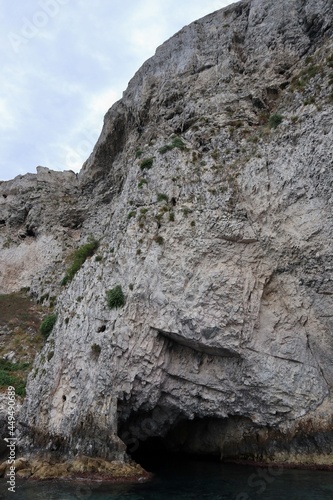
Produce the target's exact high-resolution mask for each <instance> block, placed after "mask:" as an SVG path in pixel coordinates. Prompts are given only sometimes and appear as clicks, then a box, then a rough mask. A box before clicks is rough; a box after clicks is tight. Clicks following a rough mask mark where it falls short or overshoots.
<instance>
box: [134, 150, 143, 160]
mask: <svg viewBox="0 0 333 500" xmlns="http://www.w3.org/2000/svg"><path fill="white" fill-rule="evenodd" d="M142 155H143V151H141V149H137V150H136V151H135V158H141V156H142Z"/></svg>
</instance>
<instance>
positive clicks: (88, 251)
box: [61, 239, 98, 286]
mask: <svg viewBox="0 0 333 500" xmlns="http://www.w3.org/2000/svg"><path fill="white" fill-rule="evenodd" d="M97 248H98V241H96V240H94V239H92V240H91V241H89V242H88V243H86V244H85V245H83V246H82V247H80V248H78V249H77V250H75V252H74V253H73V255H72V265H71V266H70V267H69V268H68V269H67V272H66V274H65V276H64V278H63V279H62V281H61V285H62V286H65V285H67V283H69V282H70V281H72V279H73V278H74V276H75V274H76V273H77V272H78V271H79V269H80V268H81V267H82V266H83V264H84V263H85V261H86V259H87V258H88V257H92V255H94V253H95V251H96V250H97Z"/></svg>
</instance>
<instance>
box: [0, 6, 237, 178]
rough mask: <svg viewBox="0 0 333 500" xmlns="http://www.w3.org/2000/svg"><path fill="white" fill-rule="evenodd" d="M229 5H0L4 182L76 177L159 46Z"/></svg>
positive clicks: (0, 154) (0, 149)
mask: <svg viewBox="0 0 333 500" xmlns="http://www.w3.org/2000/svg"><path fill="white" fill-rule="evenodd" d="M231 3H233V0H204V1H203V0H15V1H11V0H0V7H1V8H0V42H1V47H2V60H1V71H2V75H1V79H0V117H1V119H0V179H1V180H7V179H11V178H13V177H15V176H16V175H19V174H24V173H26V172H35V171H36V166H38V165H42V166H45V167H49V168H51V169H53V170H66V169H69V170H74V171H76V172H78V171H79V169H80V167H81V166H82V163H83V162H84V161H85V160H86V159H87V157H88V156H89V154H90V153H91V151H92V149H93V147H94V144H95V143H96V141H97V138H98V136H99V133H100V131H101V127H102V124H103V116H104V114H105V113H106V112H107V110H108V109H109V108H110V106H111V105H112V104H113V103H114V102H115V101H116V100H118V99H119V98H121V96H122V92H123V91H124V90H125V89H126V87H127V84H128V82H129V80H130V79H131V78H132V76H133V75H134V73H135V72H136V71H137V70H138V69H139V67H140V66H141V65H142V63H143V62H144V61H145V60H146V59H148V58H149V57H151V56H152V55H153V54H154V53H155V49H156V47H157V46H158V45H160V44H161V43H163V42H164V41H165V40H167V39H168V38H169V37H170V36H172V35H173V34H174V33H176V32H177V31H178V30H179V29H181V28H182V27H183V26H185V25H186V24H189V23H191V22H192V21H195V20H196V19H199V18H200V17H202V16H204V15H206V14H209V13H210V12H213V11H215V10H217V9H220V8H222V7H225V6H226V5H228V4H231Z"/></svg>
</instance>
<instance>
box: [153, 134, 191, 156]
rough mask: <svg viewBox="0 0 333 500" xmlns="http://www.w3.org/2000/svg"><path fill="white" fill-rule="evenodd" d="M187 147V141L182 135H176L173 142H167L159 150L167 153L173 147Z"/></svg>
mask: <svg viewBox="0 0 333 500" xmlns="http://www.w3.org/2000/svg"><path fill="white" fill-rule="evenodd" d="M175 148H178V149H186V144H185V142H184V141H183V140H182V139H181V137H178V136H177V137H174V138H173V139H172V142H171V143H170V144H165V146H162V147H161V148H160V149H159V150H158V152H159V153H160V154H162V155H163V154H165V153H166V152H167V151H171V150H172V149H175Z"/></svg>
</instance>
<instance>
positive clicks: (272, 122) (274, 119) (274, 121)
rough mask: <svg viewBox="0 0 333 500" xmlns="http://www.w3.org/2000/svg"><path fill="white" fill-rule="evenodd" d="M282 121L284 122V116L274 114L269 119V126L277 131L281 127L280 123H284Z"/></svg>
mask: <svg viewBox="0 0 333 500" xmlns="http://www.w3.org/2000/svg"><path fill="white" fill-rule="evenodd" d="M282 121H283V116H282V115H279V114H278V113H274V114H273V115H271V116H270V117H269V120H268V124H269V126H270V128H274V129H275V128H277V127H278V126H279V125H280V123H282Z"/></svg>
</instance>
